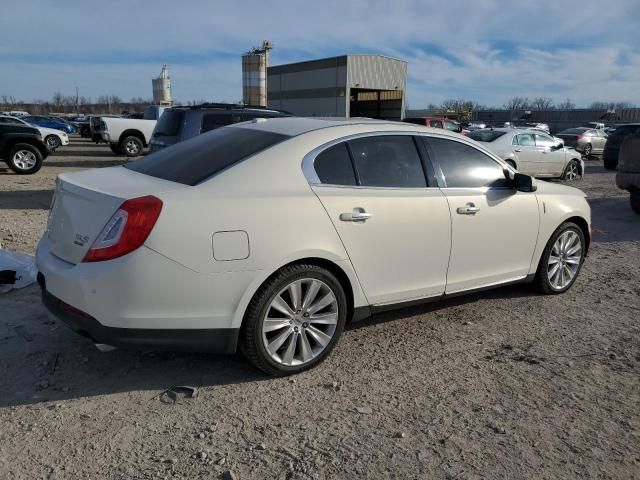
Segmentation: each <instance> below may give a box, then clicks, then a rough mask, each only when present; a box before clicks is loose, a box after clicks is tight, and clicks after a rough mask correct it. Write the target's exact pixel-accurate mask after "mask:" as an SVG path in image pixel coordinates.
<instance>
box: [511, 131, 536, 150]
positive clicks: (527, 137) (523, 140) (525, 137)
mask: <svg viewBox="0 0 640 480" xmlns="http://www.w3.org/2000/svg"><path fill="white" fill-rule="evenodd" d="M515 145H522V146H523V147H535V146H536V142H535V140H534V139H533V135H531V134H530V133H523V134H522V135H516V137H515Z"/></svg>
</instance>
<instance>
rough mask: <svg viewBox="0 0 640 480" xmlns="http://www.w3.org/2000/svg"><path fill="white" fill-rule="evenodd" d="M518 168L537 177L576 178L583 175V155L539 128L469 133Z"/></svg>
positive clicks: (495, 129)
mask: <svg viewBox="0 0 640 480" xmlns="http://www.w3.org/2000/svg"><path fill="white" fill-rule="evenodd" d="M468 136H469V138H472V139H473V140H476V141H478V142H482V143H484V144H485V146H486V147H487V148H488V149H490V150H491V151H493V152H494V153H495V154H496V155H498V156H499V157H500V158H502V159H503V160H504V161H505V162H507V163H508V164H509V165H511V166H512V167H513V168H515V169H516V170H518V172H520V173H525V174H527V175H531V176H534V177H538V178H561V179H563V180H567V181H573V180H576V179H578V178H580V177H582V176H583V175H584V162H583V160H582V155H581V154H580V153H579V152H578V151H576V150H575V149H573V148H567V147H565V146H564V142H563V141H562V140H561V139H558V138H554V137H552V136H551V135H548V134H547V133H545V132H543V131H541V130H539V129H520V128H517V129H514V128H492V129H485V130H476V131H475V132H470V133H469V135H468Z"/></svg>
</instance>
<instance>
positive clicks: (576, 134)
mask: <svg viewBox="0 0 640 480" xmlns="http://www.w3.org/2000/svg"><path fill="white" fill-rule="evenodd" d="M557 136H558V137H559V138H561V139H562V140H563V141H564V144H565V145H567V146H570V147H573V148H575V149H576V150H577V151H579V152H582V154H583V155H584V156H585V157H588V156H589V155H592V154H601V153H602V152H603V151H604V144H605V143H607V134H606V133H605V132H604V131H603V130H599V129H596V128H588V127H577V128H569V129H568V130H563V131H562V132H560V133H558V134H557Z"/></svg>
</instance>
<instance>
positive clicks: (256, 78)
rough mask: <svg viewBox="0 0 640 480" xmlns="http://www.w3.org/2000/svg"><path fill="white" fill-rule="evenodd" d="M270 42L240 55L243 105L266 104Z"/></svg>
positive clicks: (262, 105)
mask: <svg viewBox="0 0 640 480" xmlns="http://www.w3.org/2000/svg"><path fill="white" fill-rule="evenodd" d="M271 48H272V47H271V43H269V41H268V40H265V41H264V42H262V48H256V47H254V48H252V49H251V51H250V52H247V53H245V54H244V55H242V101H243V103H244V104H245V105H255V106H260V107H266V106H267V67H268V66H269V50H271Z"/></svg>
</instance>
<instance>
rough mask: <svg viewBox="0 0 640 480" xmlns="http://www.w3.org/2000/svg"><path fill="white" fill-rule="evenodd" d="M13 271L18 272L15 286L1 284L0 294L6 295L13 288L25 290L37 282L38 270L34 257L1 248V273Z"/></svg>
mask: <svg viewBox="0 0 640 480" xmlns="http://www.w3.org/2000/svg"><path fill="white" fill-rule="evenodd" d="M3 270H9V271H11V270H13V271H15V272H16V282H15V283H14V284H3V283H0V293H6V292H8V291H9V290H11V289H13V288H24V287H26V286H28V285H31V284H32V283H33V282H35V281H36V275H37V274H38V269H37V268H36V259H35V257H34V256H33V255H27V254H26V253H20V252H12V251H10V250H4V249H2V248H0V271H3Z"/></svg>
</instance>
